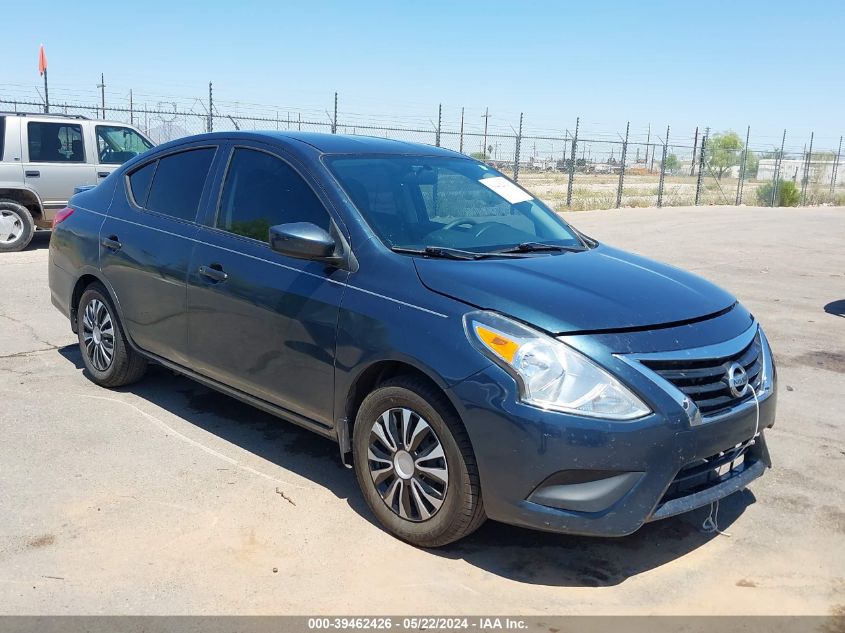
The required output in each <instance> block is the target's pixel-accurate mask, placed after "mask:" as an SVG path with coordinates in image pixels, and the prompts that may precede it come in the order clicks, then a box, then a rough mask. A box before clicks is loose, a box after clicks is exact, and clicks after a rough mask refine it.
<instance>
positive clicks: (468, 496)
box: [353, 376, 485, 547]
mask: <svg viewBox="0 0 845 633" xmlns="http://www.w3.org/2000/svg"><path fill="white" fill-rule="evenodd" d="M353 458H354V464H355V474H356V476H357V478H358V484H359V485H360V487H361V490H362V492H363V494H364V499H365V500H366V502H367V505H368V506H369V507H370V510H372V512H373V514H375V515H376V518H377V519H378V520H379V522H380V523H381V524H382V525H383V526H384V527H385V528H386V529H387V530H388V531H389V532H391V533H392V534H393V535H395V536H397V537H398V538H400V539H402V540H404V541H407V542H408V543H411V544H412V545H416V546H419V547H439V546H442V545H446V544H448V543H451V542H453V541H457V540H458V539H461V538H463V537H464V536H466V535H468V534H470V533H471V532H473V531H475V530H476V529H477V528H478V527H479V526H480V525H481V524H482V523H483V522H484V519H485V515H484V504H483V502H482V498H481V486H480V483H479V478H478V468H477V467H476V463H475V455H474V453H473V451H472V446H471V445H470V442H469V437H468V436H467V433H466V430H465V429H464V427H463V425H462V424H461V422H460V420H458V419H457V417H456V416H455V414H454V412H453V411H452V410H451V407H450V406H449V404H448V401H447V400H446V398H445V397H444V396H443V394H442V393H440V392H439V391H438V390H437V389H436V388H434V387H433V386H431V385H429V384H428V383H426V382H425V381H423V380H420V379H417V378H414V377H409V376H405V377H399V378H395V379H392V380H390V381H388V382H385V383H384V384H382V385H381V386H379V387H378V388H377V389H376V390H375V391H373V392H372V393H371V394H369V395H368V396H367V397H366V398H365V399H364V402H363V403H362V404H361V407H360V409H359V410H358V415H357V416H356V419H355V427H354V431H353Z"/></svg>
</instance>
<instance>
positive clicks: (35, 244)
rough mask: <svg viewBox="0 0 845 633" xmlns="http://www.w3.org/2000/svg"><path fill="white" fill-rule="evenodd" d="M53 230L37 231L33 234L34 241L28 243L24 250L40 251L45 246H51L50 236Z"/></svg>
mask: <svg viewBox="0 0 845 633" xmlns="http://www.w3.org/2000/svg"><path fill="white" fill-rule="evenodd" d="M52 234H53V232H52V231H36V232H35V233H33V235H32V241H31V242H30V243H29V244H27V246H26V248H25V249H23V250H24V251H40V250H42V249H45V248H50V236H51V235H52Z"/></svg>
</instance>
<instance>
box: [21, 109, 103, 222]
mask: <svg viewBox="0 0 845 633" xmlns="http://www.w3.org/2000/svg"><path fill="white" fill-rule="evenodd" d="M21 136H22V138H21V141H22V144H23V148H22V149H23V155H24V156H23V168H24V178H25V182H26V184H27V185H28V186H29V187H31V188H32V189H34V190H35V191H36V192H37V193H38V196H39V197H40V198H41V202H42V204H43V205H44V208H45V211H47V212H48V214H47V215H48V217H51V216H52V212H55V210H56V209H61V208H62V207H64V206H66V205H67V201H68V199H69V198H70V197H71V196H72V195H73V190H74V188H75V187H78V186H81V185H93V184H96V179H95V174H94V163H93V158H92V155H91V150H92V148H91V147H89V146H88V144H87V143H86V141H85V134H84V131H83V125H82V121H79V120H76V119H70V118H68V119H60V118H51V119H47V118H45V119H42V120H38V119H32V118H30V117H26V122H25V127H24V128H23V130H22V135H21Z"/></svg>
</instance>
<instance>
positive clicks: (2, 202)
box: [0, 199, 35, 253]
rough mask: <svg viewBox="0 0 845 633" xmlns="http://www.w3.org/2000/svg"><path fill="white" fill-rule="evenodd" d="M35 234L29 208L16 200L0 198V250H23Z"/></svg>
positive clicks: (7, 251)
mask: <svg viewBox="0 0 845 633" xmlns="http://www.w3.org/2000/svg"><path fill="white" fill-rule="evenodd" d="M34 234H35V222H34V221H33V220H32V214H31V213H30V212H29V209H27V208H26V207H25V206H23V205H22V204H19V203H17V202H15V201H14V200H7V199H0V252H6V253H9V252H14V251H22V250H23V249H25V248H26V247H27V246H29V243H30V242H31V241H32V236H33V235H34Z"/></svg>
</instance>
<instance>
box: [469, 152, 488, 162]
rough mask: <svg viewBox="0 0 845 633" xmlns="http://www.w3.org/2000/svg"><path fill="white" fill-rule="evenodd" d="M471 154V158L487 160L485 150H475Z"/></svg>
mask: <svg viewBox="0 0 845 633" xmlns="http://www.w3.org/2000/svg"><path fill="white" fill-rule="evenodd" d="M469 156H470V158H474V159H475V160H487V157H486V156H485V155H484V152H473V153H472V154H470V155H469Z"/></svg>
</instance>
